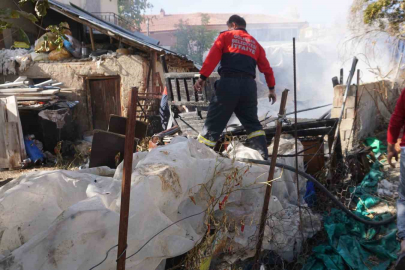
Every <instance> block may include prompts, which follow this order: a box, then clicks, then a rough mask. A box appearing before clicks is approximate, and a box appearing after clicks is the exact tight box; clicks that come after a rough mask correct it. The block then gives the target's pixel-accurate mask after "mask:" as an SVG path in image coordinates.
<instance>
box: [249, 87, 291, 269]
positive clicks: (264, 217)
mask: <svg viewBox="0 0 405 270" xmlns="http://www.w3.org/2000/svg"><path fill="white" fill-rule="evenodd" d="M287 96H288V90H287V89H286V90H284V91H283V94H282V96H281V104H280V111H279V115H280V116H281V117H282V116H284V114H285V106H286V103H287ZM282 126H283V122H282V121H281V120H280V121H278V122H277V130H276V135H275V136H274V146H273V153H272V155H271V165H270V172H269V177H268V178H267V179H268V181H271V180H273V178H274V172H275V170H276V161H277V154H278V146H279V143H280V136H281V129H282ZM271 189H272V184H270V185H267V187H266V194H265V196H264V202H263V208H262V215H261V217H260V227H259V234H258V239H257V245H256V254H255V259H254V265H253V269H259V268H260V265H259V260H260V253H261V250H262V244H263V236H264V227H265V225H266V220H267V212H268V210H269V203H270V195H271Z"/></svg>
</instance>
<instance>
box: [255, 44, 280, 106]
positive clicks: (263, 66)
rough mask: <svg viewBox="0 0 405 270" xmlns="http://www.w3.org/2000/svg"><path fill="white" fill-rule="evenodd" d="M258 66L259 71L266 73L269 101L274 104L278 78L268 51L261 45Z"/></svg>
mask: <svg viewBox="0 0 405 270" xmlns="http://www.w3.org/2000/svg"><path fill="white" fill-rule="evenodd" d="M257 66H258V68H259V71H260V72H262V73H264V77H265V78H266V83H267V86H268V87H269V101H270V102H271V104H274V103H275V102H276V101H277V95H276V90H275V89H274V87H275V86H276V80H275V79H274V73H273V69H272V68H271V67H270V63H269V61H268V60H267V57H266V52H265V51H264V49H263V47H262V46H260V45H259V58H258V59H257Z"/></svg>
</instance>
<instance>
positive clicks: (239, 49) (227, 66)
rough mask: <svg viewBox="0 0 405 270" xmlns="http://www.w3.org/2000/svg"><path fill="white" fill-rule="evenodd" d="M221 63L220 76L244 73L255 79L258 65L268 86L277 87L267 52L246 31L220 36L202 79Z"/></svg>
mask: <svg viewBox="0 0 405 270" xmlns="http://www.w3.org/2000/svg"><path fill="white" fill-rule="evenodd" d="M219 61H221V64H220V67H219V69H218V72H219V74H226V73H242V74H247V75H251V76H252V77H253V78H255V77H256V65H257V66H258V68H259V71H260V72H262V73H264V75H265V78H266V82H267V86H268V87H269V88H274V86H275V85H276V81H275V79H274V74H273V69H272V68H271V67H270V64H269V61H268V60H267V58H266V52H265V51H264V49H263V47H262V46H261V45H260V44H259V42H257V41H256V39H255V38H254V37H252V36H251V35H249V34H248V32H247V31H246V30H244V29H237V30H232V31H225V32H222V33H221V34H220V35H219V36H218V38H217V40H216V41H215V43H214V45H213V46H212V48H211V50H210V52H209V54H208V56H207V58H206V59H205V61H204V65H203V67H202V68H201V71H200V74H201V78H202V79H206V78H208V77H209V76H210V75H211V73H212V71H213V70H214V69H215V67H216V66H217V65H218V63H219Z"/></svg>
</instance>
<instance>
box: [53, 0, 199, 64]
mask: <svg viewBox="0 0 405 270" xmlns="http://www.w3.org/2000/svg"><path fill="white" fill-rule="evenodd" d="M48 2H49V4H50V8H51V9H52V10H55V11H56V12H59V13H61V14H64V15H66V14H65V13H70V15H75V16H77V17H78V19H80V20H83V21H86V22H88V23H90V24H92V25H95V26H97V27H99V28H102V29H105V30H107V31H109V32H111V33H113V34H115V35H117V36H120V37H122V38H125V39H128V40H131V41H133V42H136V43H139V44H141V45H144V46H146V47H149V48H151V49H153V50H155V51H158V52H165V53H167V54H172V55H176V56H178V57H180V58H183V59H186V60H189V59H188V58H187V57H186V56H185V55H182V54H178V53H176V52H173V51H170V50H168V49H165V48H163V47H160V46H159V45H158V44H159V41H158V40H156V39H153V38H150V37H148V36H146V35H144V34H142V33H139V32H131V31H128V30H126V29H124V28H122V27H120V26H117V25H115V24H112V23H109V22H106V21H104V20H102V19H100V18H97V17H96V16H94V15H93V14H91V13H89V12H87V11H85V10H83V9H81V8H80V7H77V6H75V5H74V4H72V3H70V5H65V4H62V3H59V2H57V1H55V0H48ZM189 61H191V60H189Z"/></svg>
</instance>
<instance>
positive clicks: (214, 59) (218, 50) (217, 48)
mask: <svg viewBox="0 0 405 270" xmlns="http://www.w3.org/2000/svg"><path fill="white" fill-rule="evenodd" d="M223 48H224V35H223V34H220V35H219V36H218V38H217V39H216V40H215V42H214V45H213V46H212V48H211V50H210V51H209V53H208V56H207V58H206V59H205V61H204V64H203V66H202V68H201V70H200V78H201V79H203V80H206V79H207V78H208V77H209V76H210V75H211V73H212V71H213V70H214V69H215V67H216V66H217V65H218V63H219V61H220V60H221V57H222V52H223Z"/></svg>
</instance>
